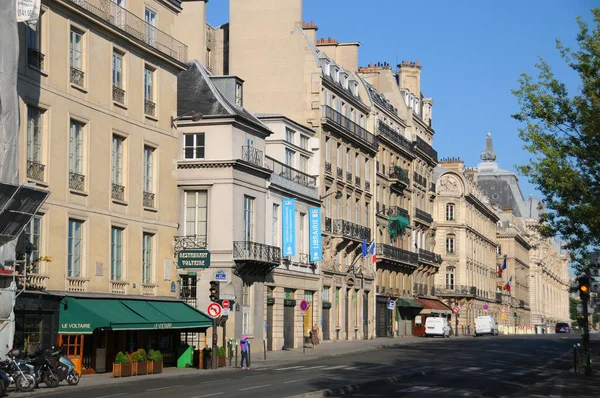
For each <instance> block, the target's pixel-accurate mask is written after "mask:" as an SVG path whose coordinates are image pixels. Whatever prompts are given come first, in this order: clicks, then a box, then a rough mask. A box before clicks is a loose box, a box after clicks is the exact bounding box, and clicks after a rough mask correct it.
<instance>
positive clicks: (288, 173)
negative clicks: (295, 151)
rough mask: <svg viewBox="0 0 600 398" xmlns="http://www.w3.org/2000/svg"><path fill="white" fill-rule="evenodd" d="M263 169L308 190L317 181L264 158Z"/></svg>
mask: <svg viewBox="0 0 600 398" xmlns="http://www.w3.org/2000/svg"><path fill="white" fill-rule="evenodd" d="M265 167H266V168H268V169H269V170H271V171H273V173H275V174H277V175H279V176H281V177H283V178H285V179H286V180H290V181H294V182H297V183H298V184H302V185H304V186H306V187H309V188H314V187H316V186H317V179H316V178H315V177H313V176H311V175H308V174H306V173H303V172H301V171H299V170H296V169H294V168H293V167H290V166H288V165H286V164H283V163H281V162H279V161H277V160H275V159H273V158H270V157H268V156H265Z"/></svg>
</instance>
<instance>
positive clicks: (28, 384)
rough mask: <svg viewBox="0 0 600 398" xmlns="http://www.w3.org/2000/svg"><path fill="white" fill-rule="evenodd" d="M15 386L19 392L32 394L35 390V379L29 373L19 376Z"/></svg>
mask: <svg viewBox="0 0 600 398" xmlns="http://www.w3.org/2000/svg"><path fill="white" fill-rule="evenodd" d="M15 385H16V386H17V390H19V391H21V392H30V391H33V389H34V388H35V378H34V377H33V376H32V375H30V374H27V373H24V374H23V375H18V376H17V377H16V379H15Z"/></svg>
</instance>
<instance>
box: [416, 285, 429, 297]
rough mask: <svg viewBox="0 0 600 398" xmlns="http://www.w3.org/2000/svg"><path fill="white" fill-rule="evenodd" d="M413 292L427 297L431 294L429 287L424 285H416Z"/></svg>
mask: <svg viewBox="0 0 600 398" xmlns="http://www.w3.org/2000/svg"><path fill="white" fill-rule="evenodd" d="M413 292H414V293H415V295H417V296H427V294H428V293H429V286H428V285H426V284H424V283H415V284H414V285H413Z"/></svg>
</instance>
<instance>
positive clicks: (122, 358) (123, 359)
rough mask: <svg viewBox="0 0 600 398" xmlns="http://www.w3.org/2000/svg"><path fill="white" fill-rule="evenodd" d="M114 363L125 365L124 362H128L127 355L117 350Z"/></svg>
mask: <svg viewBox="0 0 600 398" xmlns="http://www.w3.org/2000/svg"><path fill="white" fill-rule="evenodd" d="M115 363H118V364H121V365H126V364H128V363H130V361H129V357H128V356H127V355H125V354H123V352H121V351H119V353H118V354H117V356H116V357H115Z"/></svg>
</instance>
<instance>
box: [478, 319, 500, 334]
mask: <svg viewBox="0 0 600 398" xmlns="http://www.w3.org/2000/svg"><path fill="white" fill-rule="evenodd" d="M482 334H491V335H492V336H497V335H498V324H497V323H496V320H495V319H494V317H493V316H489V315H483V316H478V317H477V318H475V337H477V336H481V335H482Z"/></svg>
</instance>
